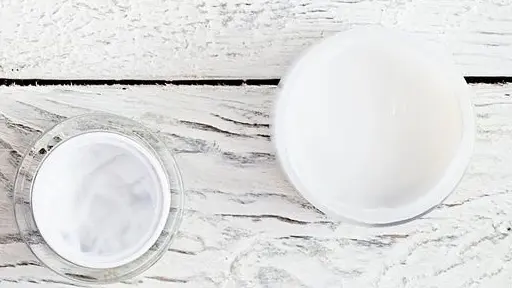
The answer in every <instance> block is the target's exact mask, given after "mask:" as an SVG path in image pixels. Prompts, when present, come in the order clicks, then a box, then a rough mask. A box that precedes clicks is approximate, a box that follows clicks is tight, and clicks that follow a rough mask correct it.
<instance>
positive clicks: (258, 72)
mask: <svg viewBox="0 0 512 288" xmlns="http://www.w3.org/2000/svg"><path fill="white" fill-rule="evenodd" d="M510 15H512V2H511V1H509V0H485V1H474V0H459V1H452V0H366V1H365V0H335V1H331V0H320V1H318V0H257V1H245V0H190V1H183V0H181V1H168V0H145V1H140V0H115V1H114V0H112V1H104V0H79V1H64V0H46V1H38V0H7V1H1V2H0V27H1V29H0V78H2V77H4V78H49V79H73V78H75V79H76V78H81V79H84V78H85V79H119V78H128V79H188V78H279V77H281V76H282V75H283V73H284V71H285V70H286V68H287V67H288V66H289V64H290V63H291V62H292V60H293V59H294V58H295V57H297V56H298V55H299V54H300V52H301V51H303V50H304V49H305V48H306V47H308V46H309V45H310V44H312V43H314V42H316V41H318V40H320V39H322V38H324V37H326V36H328V35H331V34H333V33H335V32H337V31H343V30H345V29H347V28H349V27H352V26H361V25H372V24H378V25H384V26H389V27H398V28H400V29H404V30H407V31H410V32H412V33H414V34H417V35H418V36H424V37H426V38H429V39H436V40H438V41H440V42H441V43H443V44H444V45H446V46H447V49H448V50H449V51H452V52H453V53H454V55H455V60H456V61H457V63H458V64H459V65H460V66H461V69H462V70H463V71H464V73H465V74H466V75H473V76H485V75H487V76H488V75H492V76H507V75H508V76H510V75H512V54H511V53H510V52H511V51H512V50H511V49H512V48H511V45H512V18H511V16H510Z"/></svg>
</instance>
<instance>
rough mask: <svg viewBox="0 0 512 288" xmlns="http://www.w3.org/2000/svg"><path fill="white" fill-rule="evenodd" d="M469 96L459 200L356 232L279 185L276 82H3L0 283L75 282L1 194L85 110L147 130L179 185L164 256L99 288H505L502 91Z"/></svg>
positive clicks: (510, 202)
mask: <svg viewBox="0 0 512 288" xmlns="http://www.w3.org/2000/svg"><path fill="white" fill-rule="evenodd" d="M473 88H474V90H475V91H476V94H477V96H476V97H475V98H474V99H473V100H474V106H475V112H476V115H477V129H478V133H477V134H478V135H477V139H476V150H475V154H474V157H473V159H472V163H471V165H470V167H469V170H468V172H467V175H466V176H465V178H464V179H463V181H462V182H461V184H460V186H459V187H458V189H457V190H456V192H455V193H454V194H452V195H451V196H450V197H449V198H448V200H447V201H446V203H445V204H443V205H441V206H440V207H439V208H437V209H435V210H434V211H433V212H432V213H430V214H428V215H426V216H425V217H423V218H421V219H418V220H416V221H413V222H411V223H407V224H404V225H401V226H397V227H384V228H364V227H357V226H352V225H348V224H344V223H338V222H333V221H332V220H331V219H329V218H326V217H325V216H323V215H322V214H321V213H319V212H317V211H316V210H315V209H314V208H313V207H311V206H310V205H309V204H308V203H307V202H306V201H305V200H303V199H302V198H301V197H300V196H299V195H298V194H297V193H296V192H295V191H294V189H292V187H290V185H289V184H288V183H287V182H286V181H285V179H284V177H283V175H282V174H281V172H280V170H279V168H278V167H277V164H276V161H275V157H274V153H273V151H272V148H271V144H270V142H269V124H270V122H269V112H270V110H271V106H272V101H273V99H274V94H275V92H276V88H275V87H264V86H261V87H253V86H241V87H222V86H217V87H212V86H149V87H142V86H130V87H122V86H111V87H101V86H100V87H70V86H68V87H0V146H1V149H3V153H2V154H1V156H0V172H1V173H0V287H9V288H11V287H13V288H25V287H28V288H30V287H52V288H53V287H67V288H70V287H75V286H73V284H72V283H70V282H69V281H68V280H66V279H62V278H60V277H58V276H56V275H55V274H53V273H51V272H50V271H49V270H47V269H46V268H44V267H42V266H41V265H40V264H39V263H38V262H37V261H36V260H35V259H34V257H33V256H31V254H30V252H29V251H28V249H27V248H26V247H25V245H24V244H23V243H22V242H21V239H20V238H19V236H18V234H17V231H16V227H15V225H14V219H13V215H12V205H11V202H10V199H9V195H11V193H10V191H11V189H12V183H13V178H14V173H15V166H16V164H17V163H18V161H19V159H20V157H21V156H20V155H21V154H22V153H23V151H24V150H25V149H27V148H28V146H29V145H30V143H31V141H32V139H33V138H34V137H36V136H37V135H38V134H39V133H41V131H44V130H45V129H47V128H49V127H50V126H51V125H53V124H55V123H57V122H58V121H60V120H62V119H64V118H66V117H69V116H73V115H78V114H81V113H87V112H92V111H103V112H110V113H115V114H118V115H123V116H127V117H130V118H132V119H135V120H137V121H140V122H141V123H143V124H145V125H147V126H148V127H150V128H151V129H152V130H154V131H156V132H157V133H158V134H159V135H160V136H161V137H162V138H163V139H165V141H166V142H167V144H168V145H169V147H171V148H172V150H173V151H174V152H175V153H176V157H177V161H178V164H179V165H180V168H181V170H182V173H183V177H184V181H185V186H186V213H185V219H184V222H183V224H182V226H181V230H180V233H179V236H178V237H177V239H176V241H175V242H174V243H173V244H172V246H171V248H170V249H169V252H168V253H167V254H166V255H165V256H164V258H163V259H162V261H160V262H159V263H158V264H156V265H155V266H154V267H153V268H151V269H150V270H149V271H147V272H146V273H144V274H143V275H141V276H140V277H138V278H136V279H134V280H130V281H126V282H123V283H119V284H114V285H113V286H108V287H115V288H126V287H156V288H158V287H205V288H208V287H224V288H235V287H236V288H240V287H294V288H296V287H321V288H330V287H341V285H343V286H342V287H374V288H387V287H390V288H399V287H414V288H422V287H425V288H426V287H428V288H432V287H439V288H444V287H452V288H462V287H465V288H468V287H493V288H500V287H510V284H511V283H512V261H511V260H512V252H511V250H510V247H511V245H512V237H511V233H512V232H511V231H510V230H511V227H512V223H511V220H510V219H511V213H512V212H511V211H512V192H511V191H512V170H511V169H510V167H511V165H512V148H511V147H512V145H511V143H512V96H511V95H512V84H508V85H504V86H500V85H475V86H473ZM79 287H80V285H79Z"/></svg>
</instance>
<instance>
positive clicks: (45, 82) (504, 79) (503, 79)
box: [0, 76, 512, 86]
mask: <svg viewBox="0 0 512 288" xmlns="http://www.w3.org/2000/svg"><path fill="white" fill-rule="evenodd" d="M465 78H466V81H467V82H468V83H486V84H502V83H511V82H512V76H467V77H465ZM279 80H280V79H277V78H272V79H198V80H135V79H121V80H96V79H68V80H60V79H8V78H0V86H11V85H16V86H52V85H73V86H89V85H206V86H242V85H248V86H275V85H277V84H279Z"/></svg>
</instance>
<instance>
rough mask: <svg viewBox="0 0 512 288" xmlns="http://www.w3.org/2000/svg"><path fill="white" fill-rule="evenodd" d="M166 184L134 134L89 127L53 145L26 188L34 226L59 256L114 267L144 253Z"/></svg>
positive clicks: (165, 200)
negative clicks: (28, 190)
mask: <svg viewBox="0 0 512 288" xmlns="http://www.w3.org/2000/svg"><path fill="white" fill-rule="evenodd" d="M169 189H170V188H169V185H168V183H167V181H166V173H165V171H164V169H163V168H162V165H161V164H160V162H159V160H158V159H157V158H155V156H154V155H153V154H151V153H150V151H148V149H147V148H145V147H143V146H141V145H139V144H138V143H137V142H135V141H134V140H132V139H130V138H128V137H126V136H123V135H120V134H117V133H111V132H88V133H84V134H80V135H77V136H75V137H73V138H70V139H68V140H65V141H63V142H61V143H60V144H58V145H57V146H55V147H53V148H52V149H51V151H50V152H49V154H48V155H47V156H46V158H45V160H44V161H43V162H42V163H41V165H40V167H39V169H38V172H37V174H36V177H35V179H34V182H33V187H32V209H33V215H34V220H35V223H36V225H37V228H38V229H39V232H40V233H41V235H42V236H43V238H44V239H45V241H46V242H47V244H48V245H49V246H50V247H51V248H52V249H53V250H54V251H55V252H56V253H57V254H59V255H60V256H61V257H63V258H64V259H66V260H68V261H70V262H72V263H74V264H77V265H80V266H84V267H90V268H112V267H118V266H121V265H124V264H126V263H129V262H131V261H133V260H135V259H137V258H138V257H140V256H141V255H142V254H144V253H145V252H146V251H147V250H148V249H149V248H150V247H151V246H152V245H153V244H154V243H155V241H156V240H157V238H158V236H159V235H160V233H161V232H162V229H163V227H164V225H165V223H166V221H167V216H168V213H169V206H170V194H169V192H168V191H169Z"/></svg>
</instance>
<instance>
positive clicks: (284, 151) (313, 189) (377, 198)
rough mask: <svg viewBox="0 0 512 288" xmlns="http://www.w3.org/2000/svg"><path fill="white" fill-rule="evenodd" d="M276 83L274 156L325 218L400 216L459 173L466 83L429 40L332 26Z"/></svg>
mask: <svg viewBox="0 0 512 288" xmlns="http://www.w3.org/2000/svg"><path fill="white" fill-rule="evenodd" d="M281 84H282V87H281V91H280V95H279V98H278V100H277V103H276V110H275V115H274V127H273V129H274V131H273V132H274V135H273V140H274V144H275V146H276V149H277V154H278V158H279V160H280V162H281V165H282V167H283V169H284V171H285V173H286V175H287V176H288V178H289V179H290V181H291V182H292V183H293V185H294V186H295V187H296V188H297V190H298V191H299V192H300V193H301V194H302V195H303V196H304V197H305V198H306V199H307V200H308V201H310V202H311V203H312V204H313V205H314V206H316V207H317V208H318V209H320V210H321V211H323V212H324V213H326V214H328V215H330V216H333V217H335V218H339V219H343V220H349V221H353V222H357V223H361V224H369V225H383V224H392V223H399V222H403V221H406V220H409V219H412V218H414V217H416V216H419V215H421V214H423V213H425V212H427V211H429V210H430V209H432V208H434V207H435V206H436V205H438V204H439V203H441V202H442V201H443V200H444V199H445V198H446V197H447V196H448V195H449V194H450V193H451V192H452V191H453V189H454V188H455V187H456V185H457V184H458V182H459V181H460V179H461V177H462V176H463V174H464V171H465V169H466V167H467V165H468V163H469V159H470V156H471V153H472V146H473V141H474V121H473V112H472V106H471V103H470V99H469V98H470V95H471V91H470V89H469V87H468V85H467V83H466V82H465V80H464V78H463V77H462V75H461V74H460V73H459V72H458V71H457V69H456V67H455V65H454V64H453V63H452V62H451V60H450V58H449V57H447V56H446V55H445V54H443V52H442V51H441V50H440V49H439V48H438V47H436V46H435V45H433V44H431V43H427V42H421V41H418V40H416V39H413V38H410V37H409V36H407V35H405V34H403V33H401V32H395V31H391V30H387V29H383V28H364V29H355V30H351V31H348V32H344V33H340V34H337V35H335V36H333V37H331V38H328V39H326V40H324V41H323V42H321V43H320V44H318V45H316V46H314V47H313V48H312V49H310V50H309V51H308V52H307V53H306V54H305V55H303V57H302V58H301V59H300V60H299V61H298V62H297V63H296V65H295V66H294V67H293V68H292V69H291V71H290V73H289V74H288V75H287V77H285V78H284V81H283V83H281Z"/></svg>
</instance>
